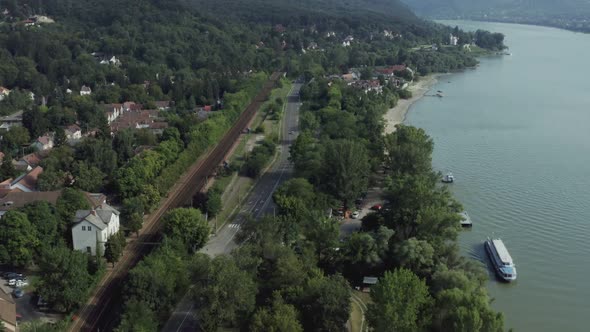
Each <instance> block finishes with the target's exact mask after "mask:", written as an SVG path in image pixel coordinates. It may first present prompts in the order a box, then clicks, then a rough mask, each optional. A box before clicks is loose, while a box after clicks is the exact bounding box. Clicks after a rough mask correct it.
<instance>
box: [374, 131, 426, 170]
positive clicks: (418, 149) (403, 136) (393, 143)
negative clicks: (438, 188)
mask: <svg viewBox="0 0 590 332" xmlns="http://www.w3.org/2000/svg"><path fill="white" fill-rule="evenodd" d="M385 148H386V150H387V157H386V162H387V164H388V166H389V167H391V173H392V174H400V173H410V174H414V175H418V174H424V173H427V172H431V170H432V151H433V149H434V143H433V141H432V139H431V138H430V137H428V135H426V132H425V131H424V129H419V128H416V127H412V126H404V125H399V126H398V127H397V130H396V131H395V132H394V133H391V134H389V135H387V136H385Z"/></svg>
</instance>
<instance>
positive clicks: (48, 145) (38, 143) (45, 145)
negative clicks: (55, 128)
mask: <svg viewBox="0 0 590 332" xmlns="http://www.w3.org/2000/svg"><path fill="white" fill-rule="evenodd" d="M31 146H33V147H35V148H36V149H37V150H38V151H45V150H51V149H53V133H47V134H45V135H43V136H41V137H39V138H37V140H35V142H34V143H33V144H31Z"/></svg>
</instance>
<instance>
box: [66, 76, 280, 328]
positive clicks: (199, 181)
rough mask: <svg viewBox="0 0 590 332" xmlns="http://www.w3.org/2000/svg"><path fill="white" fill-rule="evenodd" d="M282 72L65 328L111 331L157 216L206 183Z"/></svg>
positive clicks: (151, 220) (157, 226)
mask: <svg viewBox="0 0 590 332" xmlns="http://www.w3.org/2000/svg"><path fill="white" fill-rule="evenodd" d="M281 75H282V73H281V72H275V73H273V74H272V75H271V77H270V79H269V80H268V81H267V82H266V83H265V84H264V86H263V87H262V89H261V90H260V92H259V93H258V94H257V95H256V97H254V100H253V101H252V102H251V103H250V104H249V105H248V106H247V107H246V109H245V110H244V111H243V112H242V114H241V115H240V118H239V119H238V120H237V121H236V123H235V124H234V125H233V126H232V127H231V128H230V129H229V130H228V131H227V133H226V134H225V135H224V136H223V138H222V139H221V140H220V141H219V143H218V144H217V145H216V146H215V147H214V148H213V149H212V150H211V151H210V152H209V153H208V154H207V155H206V156H205V157H204V158H200V160H199V161H197V162H196V163H195V164H194V165H193V166H191V168H190V169H189V170H188V171H187V172H186V173H185V174H184V175H183V176H182V177H181V179H179V181H177V182H176V184H175V185H174V187H173V188H172V189H171V190H170V191H169V194H168V196H167V197H165V198H164V201H163V202H162V203H161V204H160V206H159V207H158V209H157V210H156V211H154V212H153V213H152V214H150V215H149V216H148V217H147V218H146V220H145V221H144V226H143V228H142V230H141V231H140V233H139V236H138V238H136V239H135V240H132V241H131V242H129V243H128V245H127V247H126V248H125V251H124V253H123V256H122V257H121V259H120V260H119V262H118V263H117V265H116V266H115V268H113V269H112V270H111V271H109V272H107V274H106V275H105V276H104V277H103V278H102V280H101V281H100V282H99V284H98V286H97V287H96V288H95V289H94V292H93V294H92V296H91V298H90V299H89V300H88V302H87V303H86V305H84V306H83V307H82V308H81V309H80V310H79V312H78V313H77V315H76V316H74V317H75V319H74V321H73V323H72V325H71V326H70V328H69V330H68V331H71V332H74V331H92V332H93V331H111V330H112V329H113V328H114V327H115V324H116V322H117V318H118V316H119V314H120V312H121V311H122V306H123V297H122V293H123V282H124V280H125V278H126V277H127V274H128V273H129V270H130V269H132V268H133V267H134V266H135V265H136V264H137V263H139V261H140V260H141V259H142V258H143V257H144V256H145V255H146V254H148V253H149V252H150V251H151V250H152V249H153V248H154V243H157V242H158V241H159V240H160V237H161V230H162V224H161V223H160V219H161V218H162V216H163V215H164V214H165V213H166V211H168V210H169V209H172V208H176V207H181V206H184V205H185V204H186V203H187V202H189V201H190V200H192V198H193V196H194V195H195V194H196V193H197V192H198V191H200V190H201V188H203V187H204V186H205V184H206V182H207V178H208V177H209V176H210V175H211V174H212V173H213V172H214V171H215V169H216V168H217V166H218V165H220V164H221V163H222V162H223V161H224V158H225V157H226V155H227V153H228V151H229V150H230V149H231V147H232V146H233V145H234V144H235V142H236V141H237V140H238V139H239V137H240V135H241V134H242V132H243V131H244V129H245V128H246V126H247V125H248V124H249V123H250V121H252V118H253V117H254V115H255V114H256V112H257V111H258V109H259V108H260V106H261V105H262V103H264V101H266V99H267V98H268V96H269V95H270V92H271V90H272V88H273V87H274V86H275V85H276V82H277V81H278V80H279V79H280V77H281Z"/></svg>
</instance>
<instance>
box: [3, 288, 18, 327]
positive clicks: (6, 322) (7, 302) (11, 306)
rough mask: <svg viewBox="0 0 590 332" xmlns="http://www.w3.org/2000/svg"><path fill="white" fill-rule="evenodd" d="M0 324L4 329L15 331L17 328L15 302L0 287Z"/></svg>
mask: <svg viewBox="0 0 590 332" xmlns="http://www.w3.org/2000/svg"><path fill="white" fill-rule="evenodd" d="M0 324H1V325H3V327H4V330H6V331H10V332H15V331H17V329H18V327H17V325H18V323H17V321H16V304H15V302H14V300H13V299H12V297H11V296H10V295H9V294H6V293H5V292H4V290H2V289H0Z"/></svg>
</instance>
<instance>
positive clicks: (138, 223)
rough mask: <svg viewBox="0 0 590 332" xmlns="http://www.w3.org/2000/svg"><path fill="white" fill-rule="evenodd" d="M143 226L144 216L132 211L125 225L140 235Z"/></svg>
mask: <svg viewBox="0 0 590 332" xmlns="http://www.w3.org/2000/svg"><path fill="white" fill-rule="evenodd" d="M142 226H143V217H142V216H141V215H140V214H139V213H137V212H134V213H132V214H131V215H130V216H129V217H127V218H126V219H125V227H127V229H128V230H129V231H130V232H133V233H135V235H136V236H138V235H139V230H140V229H141V227H142Z"/></svg>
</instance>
